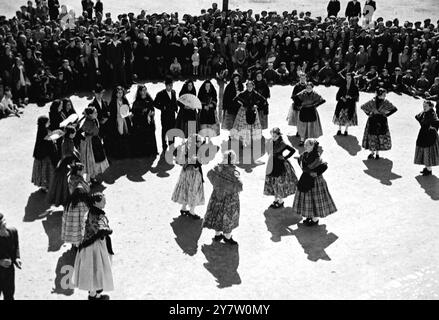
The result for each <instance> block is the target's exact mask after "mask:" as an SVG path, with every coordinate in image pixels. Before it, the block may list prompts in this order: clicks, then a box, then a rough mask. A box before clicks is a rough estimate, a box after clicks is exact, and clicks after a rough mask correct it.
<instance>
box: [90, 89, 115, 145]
mask: <svg viewBox="0 0 439 320" xmlns="http://www.w3.org/2000/svg"><path fill="white" fill-rule="evenodd" d="M104 92H105V91H104V88H103V87H102V85H101V84H100V83H98V84H96V86H95V88H94V90H93V93H94V96H95V97H94V99H93V101H92V102H91V103H90V104H89V105H88V106H89V107H94V108H96V111H97V113H98V121H99V136H100V137H101V138H102V139H103V140H104V146H105V147H106V146H108V142H107V141H108V140H107V139H108V136H109V135H108V130H109V126H108V119H109V118H110V110H109V108H108V103H107V102H106V101H105V100H104Z"/></svg>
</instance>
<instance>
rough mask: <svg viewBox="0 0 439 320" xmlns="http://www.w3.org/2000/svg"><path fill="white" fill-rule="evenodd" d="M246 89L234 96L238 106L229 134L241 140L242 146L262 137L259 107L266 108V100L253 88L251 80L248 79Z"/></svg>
mask: <svg viewBox="0 0 439 320" xmlns="http://www.w3.org/2000/svg"><path fill="white" fill-rule="evenodd" d="M246 86H247V89H246V90H245V91H244V92H241V93H240V94H238V95H237V96H236V97H235V99H234V100H235V101H236V102H238V103H239V105H240V108H239V111H238V114H237V115H236V119H235V123H234V124H233V128H232V131H231V132H230V135H231V136H232V138H235V139H237V140H241V141H242V142H243V144H244V146H247V145H249V144H250V143H251V142H252V141H254V140H261V139H262V127H261V122H260V120H259V113H258V110H259V109H264V108H266V105H267V100H266V99H265V98H264V97H263V96H262V95H260V94H259V93H258V92H256V91H255V90H254V87H255V84H254V82H253V81H248V82H247V84H246Z"/></svg>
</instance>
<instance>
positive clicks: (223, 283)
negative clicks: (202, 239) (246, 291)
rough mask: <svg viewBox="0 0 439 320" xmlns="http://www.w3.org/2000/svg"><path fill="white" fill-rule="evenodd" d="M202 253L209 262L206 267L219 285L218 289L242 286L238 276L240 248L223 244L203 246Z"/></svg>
mask: <svg viewBox="0 0 439 320" xmlns="http://www.w3.org/2000/svg"><path fill="white" fill-rule="evenodd" d="M201 251H202V252H203V253H204V256H205V257H206V260H207V262H206V263H205V264H204V267H205V268H206V269H207V271H209V272H210V273H211V274H212V275H213V276H214V277H215V278H216V281H217V283H218V288H220V289H223V288H227V287H231V286H233V285H239V284H241V277H240V276H239V274H238V266H239V247H238V246H237V245H236V246H229V245H226V244H221V243H215V242H214V243H212V244H210V245H206V244H205V245H203V246H202V247H201Z"/></svg>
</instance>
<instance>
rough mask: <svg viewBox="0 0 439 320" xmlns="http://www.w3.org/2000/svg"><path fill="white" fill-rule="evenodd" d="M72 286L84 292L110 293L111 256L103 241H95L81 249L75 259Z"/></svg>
mask: <svg viewBox="0 0 439 320" xmlns="http://www.w3.org/2000/svg"><path fill="white" fill-rule="evenodd" d="M73 270H74V271H73V281H72V282H73V285H74V286H75V288H78V289H80V290H86V291H97V290H104V291H112V290H113V289H114V285H113V273H112V271H111V256H110V255H109V253H108V249H107V244H106V241H105V239H104V240H101V239H99V240H96V241H95V242H94V243H93V244H92V245H90V246H88V247H85V248H82V249H81V250H80V251H79V252H78V253H77V254H76V258H75V264H74V269H73Z"/></svg>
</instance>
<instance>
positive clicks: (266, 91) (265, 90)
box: [255, 71, 270, 130]
mask: <svg viewBox="0 0 439 320" xmlns="http://www.w3.org/2000/svg"><path fill="white" fill-rule="evenodd" d="M255 90H256V91H257V92H258V93H260V94H261V96H263V97H264V98H265V100H267V103H266V104H265V105H264V107H263V108H260V109H258V113H259V121H261V127H262V130H264V129H268V113H269V108H268V99H270V88H269V87H268V84H267V82H266V81H265V79H264V78H263V75H262V71H257V72H256V78H255Z"/></svg>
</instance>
